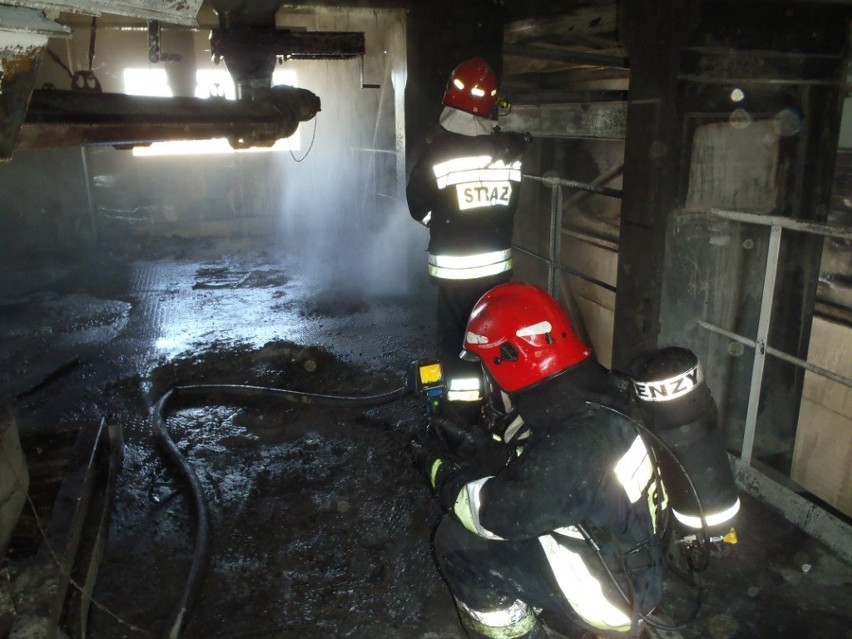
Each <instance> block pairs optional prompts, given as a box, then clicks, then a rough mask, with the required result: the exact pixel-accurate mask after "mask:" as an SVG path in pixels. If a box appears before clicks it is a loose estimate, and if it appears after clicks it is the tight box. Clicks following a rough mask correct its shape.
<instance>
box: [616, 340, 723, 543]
mask: <svg viewBox="0 0 852 639" xmlns="http://www.w3.org/2000/svg"><path fill="white" fill-rule="evenodd" d="M629 374H630V377H631V379H632V382H633V395H634V399H635V403H636V406H637V408H638V409H639V412H640V414H641V417H642V420H643V422H644V423H645V425H646V426H647V427H648V428H649V429H650V430H651V431H652V432H653V433H654V434H655V435H657V437H659V438H660V439H661V440H662V441H663V442H664V443H665V444H666V446H667V447H668V448H669V449H670V450H671V451H672V452H673V453H674V456H675V457H676V458H677V462H675V461H674V460H672V459H671V457H670V456H669V454H667V453H665V452H661V453H659V454H658V455H657V457H658V460H659V464H660V472H661V474H662V477H663V482H664V484H665V486H666V489H667V491H668V496H669V501H670V503H671V507H672V512H673V515H674V516H675V518H676V519H677V520H678V521H679V522H680V523H681V524H682V525H683V526H684V527H685V528H687V529H692V530H696V531H698V530H701V528H702V523H701V513H702V509H703V514H704V518H705V521H706V527H707V529H708V530H709V531H711V532H712V531H720V530H723V529H724V530H727V529H728V528H730V526H731V523H732V520H733V518H734V516H735V515H736V514H737V511H738V510H739V507H740V500H739V496H738V495H737V488H736V484H735V483H734V477H733V473H732V472H731V466H730V463H729V462H728V456H727V452H726V451H725V446H724V443H723V440H722V435H721V432H720V431H719V427H718V419H717V409H716V403H715V402H714V401H713V397H712V395H711V394H710V390H709V389H708V388H707V384H706V383H705V382H704V373H703V371H702V368H701V364H700V363H699V361H698V357H697V356H696V355H695V353H693V352H692V351H690V350H688V349H686V348H679V347H668V348H663V349H660V350H656V351H653V352H651V353H648V354H645V355H642V356H640V357H638V358H636V359H635V360H634V361H633V362H632V363H631V365H630V367H629ZM678 462H679V464H678ZM680 466H682V467H683V468H680ZM684 470H685V471H686V474H687V475H688V476H689V479H690V480H691V481H692V485H690V482H689V480H688V479H687V478H686V477H685V476H684ZM699 502H700V504H701V506H700V508H699V505H698V504H699Z"/></svg>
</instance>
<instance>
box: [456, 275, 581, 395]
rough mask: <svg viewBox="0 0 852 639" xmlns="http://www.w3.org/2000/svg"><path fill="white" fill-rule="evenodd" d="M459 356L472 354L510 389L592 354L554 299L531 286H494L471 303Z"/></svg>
mask: <svg viewBox="0 0 852 639" xmlns="http://www.w3.org/2000/svg"><path fill="white" fill-rule="evenodd" d="M464 349H465V350H464V351H463V355H469V354H473V355H476V356H478V357H479V359H480V360H481V361H482V364H483V365H484V366H485V367H486V368H487V369H488V372H489V373H491V376H492V377H493V378H494V381H495V382H497V385H498V386H499V387H500V388H501V389H503V390H504V391H506V392H508V393H511V392H514V391H518V390H522V389H524V388H527V387H528V386H532V385H533V384H535V383H537V382H540V381H542V380H543V379H546V378H548V377H551V376H552V375H556V374H557V373H561V372H562V371H564V370H565V369H567V368H570V367H571V366H574V365H575V364H579V363H580V362H582V361H583V360H585V359H586V358H587V357H589V356H590V355H591V354H592V349H591V348H589V347H588V346H586V345H585V344H583V342H581V341H580V339H579V338H578V337H577V336H576V335H575V334H574V331H572V330H571V321H570V320H569V319H568V316H567V315H566V314H565V311H563V310H562V307H560V306H559V304H558V303H557V301H556V300H555V299H553V298H552V297H550V295H548V294H547V293H545V292H544V291H543V290H541V289H540V288H538V287H537V286H533V285H532V284H522V283H519V282H510V283H509V284H500V285H499V286H495V287H494V288H492V289H491V290H490V291H488V292H487V293H486V294H485V295H483V296H482V297H480V298H479V301H478V302H477V303H476V305H475V306H474V307H473V310H472V311H471V314H470V319H469V320H468V321H467V330H466V331H465V338H464Z"/></svg>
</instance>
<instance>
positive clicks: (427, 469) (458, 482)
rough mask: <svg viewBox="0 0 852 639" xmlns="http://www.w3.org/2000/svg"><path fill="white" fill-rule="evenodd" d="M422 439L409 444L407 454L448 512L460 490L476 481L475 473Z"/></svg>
mask: <svg viewBox="0 0 852 639" xmlns="http://www.w3.org/2000/svg"><path fill="white" fill-rule="evenodd" d="M424 439H425V438H418V439H413V440H412V441H411V442H409V444H408V451H409V454H410V455H411V458H412V460H413V461H414V465H415V467H416V468H417V469H418V470H419V471H420V472H421V473H423V475H424V477H426V480H427V481H428V482H429V485H430V486H431V487H432V488H433V489H434V490H435V495H436V496H437V498H438V503H440V504H441V506H443V507H444V508H445V509H447V510H449V509H451V508H452V507H453V505H454V504H455V501H456V497H457V496H458V493H459V491H460V490H461V488H462V487H463V486H464V485H465V484H466V483H467V482H469V481H472V480H474V479H476V478H477V473H476V472H474V470H473V469H472V468H471V467H470V465H469V464H467V463H465V462H464V461H463V460H460V459H459V458H458V457H456V456H455V455H453V454H452V453H450V452H449V451H448V450H446V448H441V447H439V446H432V445H429V444H427V443H426V442H424Z"/></svg>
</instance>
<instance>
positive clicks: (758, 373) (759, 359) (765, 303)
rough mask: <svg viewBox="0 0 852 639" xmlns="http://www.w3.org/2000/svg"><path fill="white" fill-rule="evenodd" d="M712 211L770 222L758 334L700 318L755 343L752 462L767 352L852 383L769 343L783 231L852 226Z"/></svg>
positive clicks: (747, 439) (842, 230) (838, 233)
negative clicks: (729, 328)
mask: <svg viewBox="0 0 852 639" xmlns="http://www.w3.org/2000/svg"><path fill="white" fill-rule="evenodd" d="M707 214H708V215H713V216H715V217H719V218H722V219H725V220H732V221H735V222H741V223H745V224H756V225H759V226H768V227H769V229H770V231H769V246H768V249H767V255H766V268H765V271H764V280H763V294H762V296H761V302H760V315H759V319H758V323H757V336H756V337H755V339H753V340H752V339H750V338H748V337H746V336H744V335H738V334H736V333H732V332H730V331H727V330H725V329H724V328H722V327H719V326H715V325H714V324H711V323H709V322H704V321H699V322H698V324H699V325H700V326H701V327H702V328H704V329H706V330H709V331H711V332H714V333H718V334H719V335H723V336H725V337H727V338H729V339H733V340H736V341H738V342H740V343H741V344H745V345H746V346H751V347H752V348H754V349H755V354H754V364H753V365H752V373H751V385H750V389H749V398H748V410H747V412H746V421H745V432H744V433H743V443H742V452H741V458H742V460H743V462H745V463H746V464H749V465H751V460H752V454H753V452H754V438H755V429H756V426H757V411H758V406H759V401H760V388H761V384H762V382H763V370H764V366H765V363H766V356H767V355H772V356H774V357H777V358H779V359H782V360H784V361H786V362H789V363H791V364H794V365H795V366H799V367H800V368H805V369H807V370H809V371H811V372H814V373H816V374H818V375H822V376H823V377H828V378H830V379H832V380H834V381H836V382H839V383H841V384H844V385H846V386H852V379H850V378H848V377H845V376H843V375H838V374H837V373H834V372H832V371H829V370H827V369H825V368H822V367H820V366H816V365H814V364H811V363H810V362H807V361H805V360H802V359H799V358H798V357H794V356H792V355H789V354H787V353H784V352H782V351H779V350H777V349H774V348H772V347H771V346H769V345H768V344H767V340H768V338H769V326H770V324H771V321H772V302H773V299H774V296H775V280H776V275H777V272H778V256H779V254H780V250H781V233H782V231H783V229H788V230H791V231H799V232H803V233H812V234H815V235H822V236H825V237H835V238H839V239H845V240H850V239H852V227H848V226H843V225H840V224H829V223H822V224H820V223H816V222H802V221H799V220H794V219H791V218H786V217H777V216H770V215H755V214H753V213H742V212H739V211H725V210H722V209H710V210H708V211H707Z"/></svg>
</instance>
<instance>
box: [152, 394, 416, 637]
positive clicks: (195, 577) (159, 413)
mask: <svg viewBox="0 0 852 639" xmlns="http://www.w3.org/2000/svg"><path fill="white" fill-rule="evenodd" d="M408 392H409V389H408V388H407V387H405V386H402V387H400V388H397V389H395V390H392V391H390V392H387V393H382V394H380V395H367V396H360V397H359V396H346V395H324V394H321V393H309V392H306V391H295V390H289V389H284V388H268V387H265V386H248V385H240V384H196V385H191V386H176V387H174V388H172V389H171V390H170V391H168V392H167V393H166V394H165V395H163V396H162V397H161V398H160V400H159V401H158V402H157V403H156V404H155V406H154V415H153V419H152V430H153V432H154V438H155V439H156V441H157V445H158V446H159V447H160V448H161V450H162V451H163V453H164V454H165V457H166V459H167V460H168V461H169V462H171V463H172V464H174V466H175V467H177V469H178V471H179V472H180V474H181V475H182V476H183V478H184V479H185V480H186V483H187V484H188V486H189V488H190V490H191V491H192V503H193V510H194V511H195V549H194V551H193V555H192V566H191V567H190V570H189V575H188V576H187V579H186V583H185V585H184V589H183V592H182V593H181V596H180V599H179V601H178V603H177V606H176V607H175V610H174V612H173V613H172V616H171V618H170V620H169V625H168V627H167V629H166V632H165V633H164V635H163V636H164V637H165V639H178V637H180V634H181V632H182V630H183V626H184V624H185V623H186V619H187V614H188V613H189V610H190V609H191V608H192V605H193V604H194V603H195V599H196V597H197V594H198V587H199V586H200V584H201V581H202V578H203V576H204V571H205V569H206V567H207V560H208V556H209V542H208V539H209V535H210V520H209V510H208V507H207V500H206V499H205V497H204V491H203V489H202V487H201V482H200V481H199V479H198V476H197V475H196V474H195V471H194V470H193V469H192V466H190V465H189V464H188V463H187V461H186V459H184V457H183V455H182V454H181V452H180V450H178V447H177V446H176V445H175V443H174V441H172V439H171V437H169V434H168V432H167V431H166V428H165V422H166V406H167V404H168V403H169V401H170V400H172V399H174V398H175V397H178V396H182V397H189V398H192V397H195V398H203V397H207V396H209V395H211V394H215V395H217V399H220V400H221V399H225V398H228V399H234V400H247V399H257V398H260V397H265V398H274V399H284V400H286V401H289V402H293V403H296V404H316V405H320V406H360V407H365V408H369V407H373V406H382V405H384V404H389V403H391V402H393V401H396V400H398V399H401V398H402V397H404V396H405V395H406V394H407V393H408Z"/></svg>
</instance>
